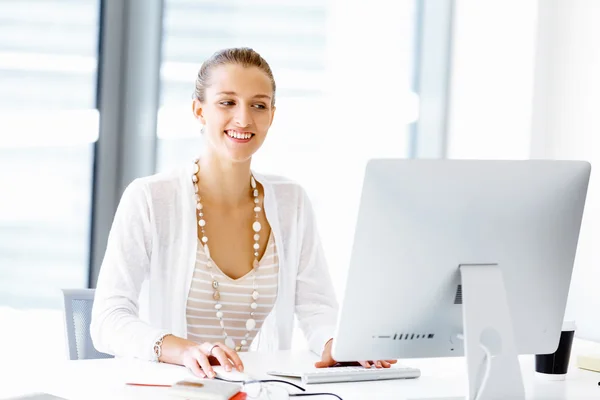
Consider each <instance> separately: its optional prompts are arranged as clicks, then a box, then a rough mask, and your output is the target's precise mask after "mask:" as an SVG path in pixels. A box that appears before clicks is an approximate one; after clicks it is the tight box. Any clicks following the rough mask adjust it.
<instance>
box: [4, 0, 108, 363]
mask: <svg viewBox="0 0 600 400" xmlns="http://www.w3.org/2000/svg"><path fill="white" fill-rule="evenodd" d="M98 16H99V4H98V1H96V0H79V1H69V0H44V1H39V0H38V1H36V0H4V1H2V2H0V87H1V88H2V90H0V188H2V189H1V190H2V195H1V196H0V326H11V329H10V330H11V331H12V332H14V335H15V337H12V336H11V335H13V333H8V332H4V333H3V334H0V337H1V338H2V340H1V341H2V342H4V343H13V344H14V343H15V341H14V340H13V339H21V341H22V340H28V339H27V333H28V332H32V333H33V332H36V333H37V340H36V341H35V342H40V340H39V338H40V336H39V332H40V328H43V329H46V333H48V330H52V335H51V338H48V339H49V340H53V339H54V338H55V336H54V333H56V335H60V336H56V337H57V338H59V339H60V340H62V325H59V324H61V323H62V320H61V319H60V318H58V317H59V316H60V309H61V307H62V300H61V299H62V295H61V292H60V289H61V288H65V287H72V288H73V287H86V286H87V280H88V263H89V259H88V257H89V254H88V252H89V228H90V226H89V222H90V203H91V183H92V164H93V154H94V153H93V143H94V142H95V141H96V138H97V135H98V113H97V110H96V105H95V104H96V64H97V47H98ZM25 309H28V310H29V311H25ZM50 309H53V311H51V312H50V311H49V310H50ZM19 310H21V311H19ZM36 310H38V311H36ZM39 310H45V311H47V312H45V313H44V312H42V313H40V311H39ZM51 314H52V315H54V316H56V318H53V317H50V315H51ZM26 315H28V316H30V317H31V318H25V316H26ZM13 317H14V319H11V318H13ZM50 321H51V322H50ZM46 322H48V324H52V326H48V324H46ZM38 324H40V325H38ZM25 325H27V326H25ZM54 328H56V329H54ZM5 335H9V336H8V337H6V336H5ZM17 335H20V338H17V337H16V336H17ZM29 340H31V344H32V345H33V346H34V347H35V342H33V339H32V338H29ZM18 343H20V342H19V341H17V344H16V345H15V346H12V347H15V351H20V352H21V353H20V355H19V354H14V355H15V358H16V357H19V356H22V352H23V350H24V345H23V346H21V345H19V344H18ZM58 343H60V341H59V342H58ZM42 345H44V344H43V342H42ZM51 347H55V348H57V349H58V351H59V352H60V354H62V351H63V349H62V348H60V346H51ZM7 350H8V354H5V358H6V357H7V358H8V359H11V349H7ZM38 350H39V349H38ZM32 355H33V354H32Z"/></svg>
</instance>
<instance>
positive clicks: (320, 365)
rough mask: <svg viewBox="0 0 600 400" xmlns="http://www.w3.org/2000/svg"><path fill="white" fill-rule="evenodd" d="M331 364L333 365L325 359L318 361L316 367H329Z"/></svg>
mask: <svg viewBox="0 0 600 400" xmlns="http://www.w3.org/2000/svg"><path fill="white" fill-rule="evenodd" d="M330 366H331V364H329V363H328V362H327V361H323V360H321V361H317V362H316V363H315V367H316V368H327V367H330Z"/></svg>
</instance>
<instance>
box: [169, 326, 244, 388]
mask: <svg viewBox="0 0 600 400" xmlns="http://www.w3.org/2000/svg"><path fill="white" fill-rule="evenodd" d="M160 361H163V362H168V363H171V364H179V365H183V366H185V367H187V369H189V370H190V371H192V373H193V374H194V375H196V376H198V377H200V378H214V377H215V376H216V374H215V371H214V370H213V368H212V365H221V366H222V367H223V368H224V369H225V371H231V370H232V369H233V368H235V369H237V370H238V371H240V372H242V371H243V370H244V364H243V363H242V360H241V359H240V357H239V355H238V354H237V352H236V351H235V350H233V349H230V348H229V347H227V346H225V344H223V343H218V342H215V343H210V342H205V343H202V344H197V343H195V342H192V341H190V340H186V339H182V338H179V337H176V336H167V337H165V339H164V341H163V344H162V355H161V358H160Z"/></svg>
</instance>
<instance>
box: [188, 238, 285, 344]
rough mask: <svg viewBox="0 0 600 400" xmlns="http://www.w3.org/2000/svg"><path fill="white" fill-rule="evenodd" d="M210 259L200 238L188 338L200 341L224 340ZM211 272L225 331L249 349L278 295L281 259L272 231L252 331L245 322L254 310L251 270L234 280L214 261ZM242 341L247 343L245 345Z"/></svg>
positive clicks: (262, 265) (258, 272)
mask: <svg viewBox="0 0 600 400" xmlns="http://www.w3.org/2000/svg"><path fill="white" fill-rule="evenodd" d="M207 262H208V257H206V253H205V252H204V247H203V246H202V243H201V242H200V240H198V246H197V250H196V267H195V269H194V275H193V277H192V285H191V288H190V292H189V295H188V299H187V305H186V320H187V332H188V339H189V340H192V341H194V342H197V343H203V342H225V339H226V338H225V336H224V332H223V328H222V327H221V324H220V321H219V318H217V316H216V313H217V311H218V310H216V309H215V304H216V301H215V300H214V299H213V293H214V289H213V287H212V278H211V271H210V270H209V269H208V267H207ZM212 274H213V275H214V277H215V279H216V280H217V281H218V283H219V292H220V295H221V298H220V303H221V304H222V308H221V310H220V311H221V312H222V313H223V322H224V328H225V331H226V332H227V335H228V336H229V337H230V338H231V339H233V341H234V342H235V345H236V346H241V350H240V351H248V349H249V348H250V346H251V344H252V341H253V340H254V338H255V337H256V335H257V333H258V332H259V331H260V328H261V326H262V324H263V322H264V320H265V318H266V317H267V315H269V313H270V312H271V310H272V309H273V305H274V304H275V298H276V297H277V285H278V276H279V259H278V257H277V251H276V248H275V240H274V239H273V234H272V233H271V235H270V236H269V240H268V242H267V249H266V250H265V253H264V255H263V257H262V258H261V259H260V261H259V266H258V268H257V270H256V288H257V289H256V290H257V291H258V292H259V294H260V296H259V298H258V300H256V303H257V305H258V307H257V308H256V310H254V316H253V317H252V318H254V320H255V321H256V327H255V328H254V329H252V330H251V331H250V332H248V331H247V330H246V321H247V320H248V319H249V318H251V317H250V312H252V311H253V310H252V309H251V308H250V304H251V302H252V292H253V288H252V282H253V277H252V274H253V273H252V271H250V272H248V273H247V274H246V275H244V276H242V277H240V278H238V279H232V278H230V277H229V276H227V275H226V274H224V273H223V272H222V271H221V269H220V268H219V266H218V265H216V264H215V263H213V267H212ZM243 340H244V341H245V342H244V343H246V344H245V345H242V341H243Z"/></svg>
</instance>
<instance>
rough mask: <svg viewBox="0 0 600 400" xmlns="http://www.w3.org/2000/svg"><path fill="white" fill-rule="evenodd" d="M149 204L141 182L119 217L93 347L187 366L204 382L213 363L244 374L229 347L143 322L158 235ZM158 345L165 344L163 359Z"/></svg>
mask: <svg viewBox="0 0 600 400" xmlns="http://www.w3.org/2000/svg"><path fill="white" fill-rule="evenodd" d="M147 199H148V196H147V193H146V190H145V187H144V186H143V184H142V183H141V182H140V181H137V180H136V181H134V182H133V183H132V184H131V185H129V186H128V187H127V189H126V190H125V192H124V193H123V196H122V198H121V201H120V203H119V207H118V208H117V212H116V213H115V218H114V221H113V225H112V228H111V231H110V235H109V238H108V243H107V248H106V254H105V256H104V260H103V262H102V267H101V269H100V275H99V277H98V285H97V288H96V293H95V298H94V307H93V309H92V323H91V328H90V329H91V336H92V340H93V342H94V347H96V349H97V350H99V351H101V352H104V353H108V354H113V355H116V356H123V357H135V358H140V359H145V360H159V361H162V362H167V363H171V364H179V365H185V366H186V367H188V368H189V369H190V370H191V371H192V372H193V373H195V374H196V375H198V376H200V377H202V378H204V377H206V376H209V377H214V371H213V370H212V368H211V366H210V364H211V363H213V364H216V363H219V364H221V365H223V366H224V367H225V369H226V370H231V368H232V367H235V368H237V369H238V370H243V364H242V361H241V360H240V358H239V357H238V355H237V353H235V351H233V350H232V349H229V348H228V347H227V346H225V345H224V344H222V343H218V344H217V343H202V344H198V343H195V342H192V341H190V340H187V339H183V338H180V337H176V336H174V335H171V334H169V332H168V331H167V330H164V329H158V328H155V327H152V326H150V325H149V324H147V323H146V322H144V321H142V320H141V319H140V318H139V304H138V298H139V294H140V290H141V286H142V283H143V282H144V280H145V279H146V278H147V276H148V274H149V270H150V257H151V253H152V231H153V229H154V228H153V224H154V222H153V221H152V214H151V211H150V208H149V205H148V200H147ZM164 301H168V299H164ZM161 338H162V341H160V342H159V340H160V339H161ZM157 342H158V343H157ZM155 344H160V345H159V346H158V347H159V348H160V355H159V354H157V353H156V352H155ZM215 345H216V346H215Z"/></svg>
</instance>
